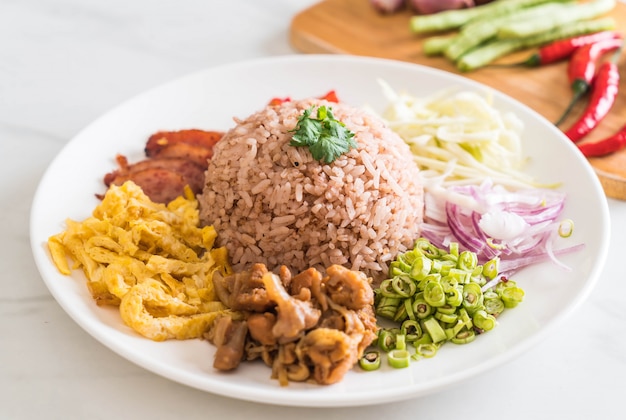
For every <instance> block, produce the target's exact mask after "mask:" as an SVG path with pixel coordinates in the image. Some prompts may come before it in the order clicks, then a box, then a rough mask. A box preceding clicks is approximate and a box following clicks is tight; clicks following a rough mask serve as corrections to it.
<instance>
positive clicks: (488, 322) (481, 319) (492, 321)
mask: <svg viewBox="0 0 626 420" xmlns="http://www.w3.org/2000/svg"><path fill="white" fill-rule="evenodd" d="M472 321H473V322H474V326H475V327H476V328H478V329H480V330H483V331H491V330H493V329H494V328H495V326H496V318H495V317H494V316H493V315H490V314H488V313H487V311H485V310H483V309H481V310H478V311H476V312H475V313H474V315H473V317H472Z"/></svg>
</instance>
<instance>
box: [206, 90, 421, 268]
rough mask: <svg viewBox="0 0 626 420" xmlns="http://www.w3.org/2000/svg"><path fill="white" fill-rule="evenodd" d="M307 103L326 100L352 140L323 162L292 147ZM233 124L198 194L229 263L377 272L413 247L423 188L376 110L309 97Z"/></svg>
mask: <svg viewBox="0 0 626 420" xmlns="http://www.w3.org/2000/svg"><path fill="white" fill-rule="evenodd" d="M311 105H316V106H319V105H326V106H327V107H331V108H332V111H333V114H334V116H335V118H336V119H338V120H339V121H342V122H343V123H344V124H345V125H346V127H347V128H349V129H350V130H351V131H352V132H353V133H355V137H354V138H355V140H356V142H357V144H358V147H357V148H356V149H351V150H350V151H349V152H348V153H346V154H344V155H342V156H340V157H339V158H338V159H336V160H335V161H334V162H332V163H330V164H324V163H321V162H319V161H316V160H314V159H313V158H312V156H311V154H310V152H309V150H308V148H305V147H294V146H290V145H289V142H290V140H291V138H292V135H293V132H291V131H292V130H293V129H294V128H295V127H296V124H297V122H298V118H299V117H300V116H301V115H302V113H303V111H304V110H305V109H307V108H309V107H310V106H311ZM315 116H316V111H313V112H312V117H315ZM235 122H236V126H235V127H234V128H232V129H231V130H229V131H228V132H227V133H226V134H225V135H224V137H223V138H222V140H220V141H219V142H218V143H217V144H216V146H215V148H214V155H213V158H212V159H211V160H210V162H209V166H208V170H207V172H206V185H205V186H204V190H203V193H202V194H201V196H200V197H198V199H199V203H200V215H201V219H202V222H203V223H205V224H213V225H214V226H215V228H216V229H217V232H218V242H219V243H218V244H219V245H220V246H226V248H227V249H228V252H229V256H230V259H231V262H232V264H233V268H234V269H235V270H242V269H246V268H248V267H249V266H250V264H251V263H254V262H260V263H264V264H266V265H267V267H268V268H269V269H270V270H273V269H275V268H277V267H279V266H280V265H283V264H284V265H286V266H287V267H289V268H290V269H292V270H293V271H302V270H304V269H306V268H308V267H310V266H314V267H316V268H319V269H321V270H323V269H324V267H327V266H329V265H331V264H341V265H343V266H345V267H347V268H351V269H353V270H361V271H363V272H365V273H366V274H367V275H368V276H371V277H372V278H373V279H374V280H380V279H382V278H383V277H384V276H386V275H387V272H388V264H389V263H390V262H391V261H393V259H394V258H395V257H396V255H397V254H398V253H399V252H403V251H405V250H407V249H408V248H411V247H412V246H413V244H414V241H415V240H416V239H417V237H418V235H419V230H420V223H421V222H422V217H423V188H422V186H421V184H420V182H419V177H418V169H417V166H416V165H415V163H414V162H413V160H412V158H411V152H410V150H409V148H408V146H407V145H406V144H405V143H404V142H403V140H402V139H401V138H400V137H399V136H398V135H397V134H396V133H394V132H393V131H391V130H390V129H389V128H387V127H386V126H385V124H384V122H383V121H382V120H380V118H378V117H376V116H375V115H372V114H370V113H367V112H365V111H363V110H360V109H357V108H353V107H350V106H347V105H345V104H336V103H330V102H326V101H323V100H317V99H307V100H302V101H292V102H286V103H283V104H281V105H278V106H267V107H266V108H264V109H262V110H261V111H259V112H257V113H255V114H253V115H251V116H249V117H248V118H246V119H243V120H239V119H235Z"/></svg>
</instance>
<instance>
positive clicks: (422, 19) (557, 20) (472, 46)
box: [411, 0, 617, 72]
mask: <svg viewBox="0 0 626 420" xmlns="http://www.w3.org/2000/svg"><path fill="white" fill-rule="evenodd" d="M616 4H617V2H616V0H588V1H583V2H580V1H578V0H495V1H493V2H491V3H488V4H486V5H483V6H478V7H473V8H469V9H459V10H449V11H446V12H440V13H436V14H432V15H416V16H413V17H412V18H411V30H412V31H413V32H415V33H417V34H423V33H434V32H445V33H443V34H441V35H436V36H432V37H430V38H427V39H426V40H425V41H424V43H423V51H424V53H425V54H426V55H429V56H433V55H444V56H445V57H446V58H448V59H449V60H451V61H452V62H454V63H455V65H456V66H457V68H458V69H459V70H461V71H465V72H467V71H473V70H476V69H478V68H480V67H483V66H485V65H488V64H490V63H491V62H493V61H494V60H496V59H498V58H500V57H503V56H505V55H508V54H510V53H513V52H515V51H518V50H522V49H527V48H534V47H539V46H542V45H544V44H546V43H549V42H552V41H555V40H559V39H563V38H567V37H572V36H577V35H583V34H587V33H592V32H597V31H603V30H609V29H614V28H615V21H614V20H613V19H611V18H609V17H604V18H603V16H606V15H607V13H608V12H610V11H611V10H612V9H613V8H614V7H615V6H616Z"/></svg>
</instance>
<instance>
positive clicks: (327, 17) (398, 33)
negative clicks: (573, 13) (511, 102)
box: [290, 0, 626, 200]
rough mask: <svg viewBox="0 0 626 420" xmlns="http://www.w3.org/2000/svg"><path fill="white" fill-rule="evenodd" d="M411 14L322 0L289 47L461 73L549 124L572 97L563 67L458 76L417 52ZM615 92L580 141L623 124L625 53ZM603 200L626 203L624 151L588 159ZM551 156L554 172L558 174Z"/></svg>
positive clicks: (298, 25)
mask: <svg viewBox="0 0 626 420" xmlns="http://www.w3.org/2000/svg"><path fill="white" fill-rule="evenodd" d="M410 16H411V15H410V12H408V11H404V12H401V13H397V14H393V15H381V14H379V13H377V12H376V11H375V10H374V9H373V8H372V7H371V6H370V4H369V1H368V0H325V1H322V2H320V3H318V4H315V5H313V6H312V7H310V8H309V9H306V10H304V11H303V12H301V13H300V14H298V15H297V16H295V17H294V19H293V20H292V22H291V26H290V41H291V43H292V45H293V46H294V47H295V48H296V49H298V50H300V51H302V52H304V53H336V54H353V55H362V56H371V57H381V58H390V59H395V60H402V61H408V62H413V63H418V64H422V65H427V66H430V67H435V68H438V69H442V70H446V71H449V72H453V73H458V74H461V75H463V76H465V77H468V78H470V79H474V80H476V81H479V82H481V83H484V84H486V85H488V86H491V87H493V88H496V89H498V90H500V91H502V92H504V93H506V94H508V95H510V96H512V97H513V98H516V99H517V100H519V101H521V102H523V103H525V104H526V105H528V106H530V107H531V108H533V109H535V110H536V111H537V112H539V113H540V114H542V115H543V116H545V117H546V118H547V119H548V120H550V121H555V120H556V119H557V118H558V117H559V116H560V114H561V113H562V112H563V110H564V109H565V108H566V106H567V104H568V103H569V100H570V98H571V96H572V94H571V91H570V87H569V83H568V81H567V63H566V62H561V63H557V64H552V65H550V66H545V67H543V68H532V69H530V68H483V69H480V70H477V71H474V72H470V73H460V72H459V71H458V70H457V69H456V68H455V67H454V65H453V64H452V63H450V62H449V61H448V60H446V59H445V58H442V57H427V56H426V55H424V54H423V53H422V42H423V40H424V39H425V37H423V36H417V35H415V34H412V33H411V32H410V30H409V19H410ZM610 16H612V17H613V18H614V19H615V21H616V28H617V29H618V30H622V31H624V30H626V4H623V3H618V5H617V6H616V8H615V9H614V10H613V11H612V12H611V13H610ZM530 53H532V51H522V52H519V53H515V54H513V55H510V56H507V57H505V58H502V59H501V61H502V62H505V61H506V62H516V61H520V60H522V59H524V58H526V57H527V56H528V55H529V54H530ZM619 65H620V68H621V69H622V81H621V83H620V94H619V96H618V98H617V102H616V103H615V105H614V107H613V108H612V110H611V112H610V114H609V115H608V116H607V117H606V118H605V119H604V120H603V121H602V123H601V125H600V126H598V127H597V128H596V129H595V130H594V131H593V132H591V133H590V134H589V135H588V136H587V138H586V139H585V141H595V140H599V139H603V138H605V137H608V136H610V135H612V134H614V133H615V132H617V131H618V130H619V129H620V128H621V127H622V126H624V125H625V124H626V53H624V54H622V57H621V60H620V63H619ZM583 107H584V103H582V104H581V105H580V106H579V107H578V108H576V109H574V110H573V111H572V113H571V114H570V117H569V118H568V119H567V120H566V121H564V123H563V124H562V125H561V127H562V128H564V129H566V128H568V127H569V126H570V125H571V124H572V123H573V121H574V120H575V119H576V118H577V117H578V116H579V115H580V113H581V112H582V110H583ZM589 162H590V163H591V165H592V166H593V168H594V169H595V171H596V173H597V174H598V177H599V179H600V181H601V183H602V186H603V187H604V190H605V192H606V195H607V196H608V197H612V198H617V199H621V200H626V149H625V150H622V151H620V152H617V153H614V154H613V155H610V156H607V157H603V158H590V159H589ZM558 167H559V165H558V156H555V170H558Z"/></svg>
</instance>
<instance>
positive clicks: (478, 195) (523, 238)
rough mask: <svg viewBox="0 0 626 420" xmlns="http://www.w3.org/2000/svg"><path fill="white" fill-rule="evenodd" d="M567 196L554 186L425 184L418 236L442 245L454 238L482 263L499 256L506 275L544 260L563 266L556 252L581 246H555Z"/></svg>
mask: <svg viewBox="0 0 626 420" xmlns="http://www.w3.org/2000/svg"><path fill="white" fill-rule="evenodd" d="M565 200H566V195H565V193H563V192H560V191H556V190H549V189H541V188H537V189H528V190H516V191H508V190H506V189H505V188H504V187H502V186H500V185H493V183H491V182H485V183H483V184H481V185H463V186H452V187H448V188H447V189H445V191H444V189H443V188H442V187H436V188H433V189H432V190H431V189H428V188H427V190H426V194H425V203H426V208H427V211H426V213H425V216H424V224H423V228H422V236H424V237H425V238H427V239H428V240H430V241H431V243H432V244H433V245H435V246H438V247H442V248H444V247H447V246H448V245H449V243H450V242H458V244H459V247H460V248H461V249H463V250H469V251H472V252H475V253H476V254H477V256H478V259H479V261H480V262H481V263H484V262H486V261H489V260H490V259H493V258H495V257H498V258H499V259H500V272H501V273H502V274H503V275H505V276H508V275H510V274H512V273H513V272H516V271H517V270H519V269H520V268H522V267H525V266H527V265H530V264H534V263H536V262H540V261H545V260H551V261H553V262H554V263H555V264H557V265H558V266H559V267H561V268H563V269H567V268H568V267H567V266H565V265H564V264H563V263H561V262H560V261H559V260H558V258H557V256H559V255H563V254H565V253H569V252H575V251H577V250H579V249H580V248H581V247H582V245H576V246H571V247H569V248H565V249H561V250H557V249H554V247H555V240H556V238H558V236H559V225H560V221H559V220H558V219H559V217H560V216H561V213H562V211H563V208H564V206H565ZM431 215H433V216H435V217H430V216H431ZM490 218H491V220H490Z"/></svg>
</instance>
